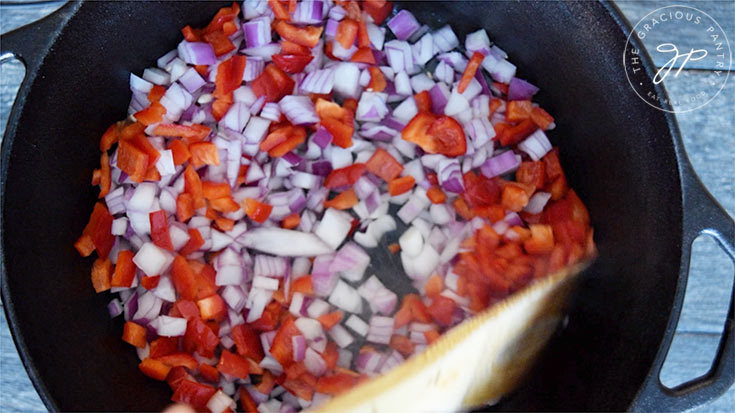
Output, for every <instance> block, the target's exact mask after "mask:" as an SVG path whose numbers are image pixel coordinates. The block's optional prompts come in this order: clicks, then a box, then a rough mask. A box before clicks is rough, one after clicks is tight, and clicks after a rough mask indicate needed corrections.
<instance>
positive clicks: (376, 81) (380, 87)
mask: <svg viewBox="0 0 735 413" xmlns="http://www.w3.org/2000/svg"><path fill="white" fill-rule="evenodd" d="M372 53H373V52H372V51H371V52H370V55H371V56H372ZM353 57H354V56H353ZM368 70H369V71H370V83H368V85H367V87H368V89H372V90H373V92H382V91H384V90H385V88H386V87H387V86H388V82H386V80H385V75H383V72H382V71H381V70H380V68H378V67H376V66H370V67H369V68H368Z"/></svg>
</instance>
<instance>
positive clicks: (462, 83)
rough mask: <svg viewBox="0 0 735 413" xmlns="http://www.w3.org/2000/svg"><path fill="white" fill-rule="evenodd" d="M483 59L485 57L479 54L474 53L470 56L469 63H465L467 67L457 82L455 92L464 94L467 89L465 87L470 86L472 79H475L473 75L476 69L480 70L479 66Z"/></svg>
mask: <svg viewBox="0 0 735 413" xmlns="http://www.w3.org/2000/svg"><path fill="white" fill-rule="evenodd" d="M484 59H485V55H483V54H482V53H480V52H475V53H473V54H472V57H471V58H470V61H469V62H468V63H467V67H466V68H465V69H464V73H462V78H461V79H460V80H459V85H458V86H457V91H458V92H459V93H464V91H465V90H466V89H467V86H469V85H470V82H472V78H474V77H475V73H477V69H479V68H480V65H481V64H482V61H483V60H484Z"/></svg>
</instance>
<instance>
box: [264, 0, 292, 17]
mask: <svg viewBox="0 0 735 413" xmlns="http://www.w3.org/2000/svg"><path fill="white" fill-rule="evenodd" d="M268 6H269V7H270V8H271V10H272V11H273V14H274V15H275V16H276V19H280V20H286V21H288V20H290V19H291V16H290V15H289V13H288V9H287V8H286V7H284V5H283V4H281V2H280V1H279V0H268Z"/></svg>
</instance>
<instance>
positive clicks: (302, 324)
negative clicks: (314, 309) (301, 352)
mask: <svg viewBox="0 0 735 413" xmlns="http://www.w3.org/2000/svg"><path fill="white" fill-rule="evenodd" d="M294 325H295V326H296V328H298V329H299V331H300V332H301V334H303V335H304V338H306V339H307V340H309V341H311V340H315V339H317V338H318V337H323V336H324V329H323V328H322V325H321V323H320V322H319V321H317V320H315V319H313V318H308V317H299V318H298V319H296V321H295V322H294Z"/></svg>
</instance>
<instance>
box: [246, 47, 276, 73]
mask: <svg viewBox="0 0 735 413" xmlns="http://www.w3.org/2000/svg"><path fill="white" fill-rule="evenodd" d="M242 52H243V53H245V54H246V55H248V56H256V57H261V58H263V59H264V60H266V61H270V60H271V56H273V55H274V54H278V53H280V52H281V45H280V44H279V43H267V44H264V45H262V46H259V47H248V48H247V49H242ZM249 60H250V58H248V61H249ZM245 69H246V70H247V64H246V65H245Z"/></svg>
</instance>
